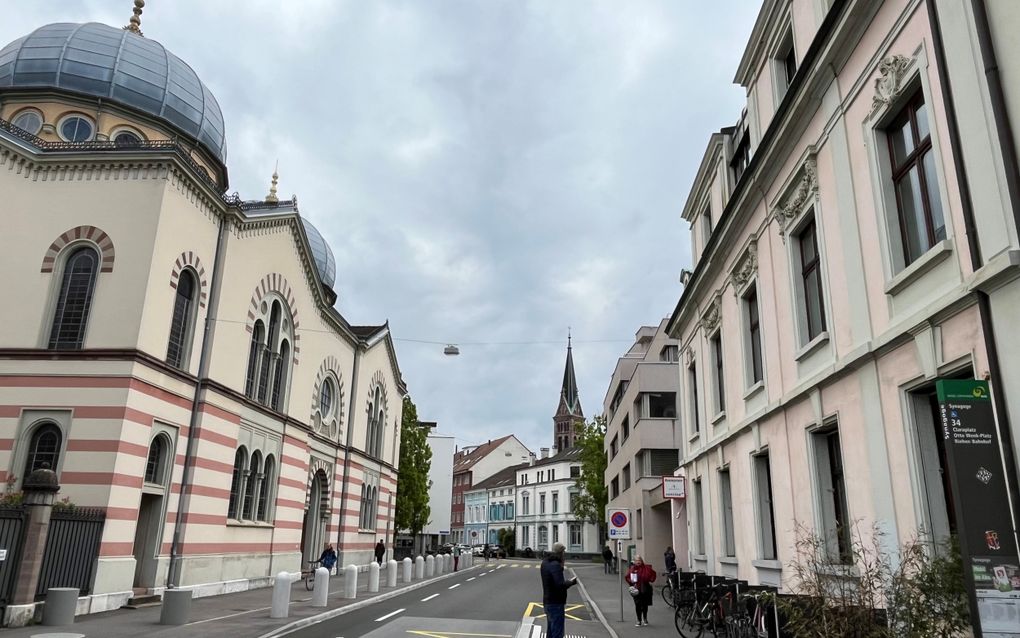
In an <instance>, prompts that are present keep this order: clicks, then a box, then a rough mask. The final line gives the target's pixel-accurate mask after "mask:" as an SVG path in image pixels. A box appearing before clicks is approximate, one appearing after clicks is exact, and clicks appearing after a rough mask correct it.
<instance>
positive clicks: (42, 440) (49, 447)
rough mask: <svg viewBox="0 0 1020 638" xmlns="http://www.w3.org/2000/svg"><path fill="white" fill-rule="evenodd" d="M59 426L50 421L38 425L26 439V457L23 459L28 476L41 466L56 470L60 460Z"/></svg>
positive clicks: (60, 436)
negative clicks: (29, 437) (30, 436)
mask: <svg viewBox="0 0 1020 638" xmlns="http://www.w3.org/2000/svg"><path fill="white" fill-rule="evenodd" d="M62 438H63V436H62V435H61V433H60V428H58V427H57V426H56V425H54V424H52V423H46V424H44V425H40V426H39V427H38V428H36V429H35V432H33V433H32V438H31V439H29V441H28V458H26V459H25V474H24V476H28V475H29V474H31V473H32V472H34V471H35V470H38V469H39V468H41V467H48V468H49V469H51V470H53V471H54V472H56V471H57V461H59V460H60V440H61V439H62Z"/></svg>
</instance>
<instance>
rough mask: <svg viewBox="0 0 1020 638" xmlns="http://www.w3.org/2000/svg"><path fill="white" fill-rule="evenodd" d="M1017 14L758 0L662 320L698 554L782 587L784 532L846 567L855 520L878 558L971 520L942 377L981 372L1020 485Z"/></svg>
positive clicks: (790, 549)
mask: <svg viewBox="0 0 1020 638" xmlns="http://www.w3.org/2000/svg"><path fill="white" fill-rule="evenodd" d="M989 14H991V16H992V17H989ZM1018 22H1020V14H1018V13H1017V12H1016V8H1015V6H1014V5H1013V3H1004V2H983V1H982V0H974V1H973V2H957V1H955V0H953V1H950V0H945V1H942V0H928V1H921V0H900V1H891V0H890V1H884V2H883V1H880V0H832V1H826V0H767V1H766V2H764V3H763V5H762V8H761V11H760V13H759V16H758V19H757V22H756V23H755V26H754V29H753V31H752V34H751V37H750V40H749V42H748V43H747V46H746V48H745V50H744V53H743V56H742V59H741V61H740V64H739V66H738V68H737V70H736V77H735V81H736V82H737V83H738V84H739V85H740V86H741V87H743V88H744V89H745V90H746V92H747V105H746V108H745V109H744V110H743V112H742V113H741V114H740V115H739V117H738V118H737V121H736V123H735V124H734V125H733V126H729V127H726V128H724V129H722V130H721V131H719V132H717V133H715V134H713V135H711V136H710V138H709V143H708V147H707V149H706V151H705V154H704V156H703V159H702V162H701V164H700V167H699V170H698V172H697V175H696V178H695V180H694V184H693V186H692V189H691V192H690V194H689V196H688V198H687V201H686V203H685V205H684V208H683V218H684V220H685V221H687V222H688V223H689V224H690V227H691V236H692V253H693V256H694V260H695V265H694V269H693V272H692V273H690V274H689V276H686V277H685V289H684V291H683V294H682V296H681V297H680V300H679V302H678V304H677V307H676V309H675V311H674V312H673V314H672V316H671V317H670V320H669V322H668V325H667V331H668V333H669V335H670V336H671V337H673V338H675V339H677V341H678V343H679V352H680V354H679V356H680V364H679V374H678V376H679V383H680V388H681V389H680V414H681V418H682V421H683V424H684V425H683V434H682V436H683V444H684V445H683V446H682V458H681V465H682V467H681V470H680V471H679V472H678V473H679V474H682V475H684V476H685V477H686V479H687V485H688V487H687V499H686V502H684V503H679V502H678V503H675V504H674V510H673V511H674V514H679V513H680V512H681V511H684V512H686V513H687V516H688V519H687V526H686V529H685V530H678V531H677V534H675V538H676V540H677V544H678V545H680V544H681V543H680V542H679V541H681V540H683V538H682V537H683V536H684V535H686V537H687V540H688V541H689V542H688V551H687V553H686V555H685V556H682V557H680V562H681V563H682V564H686V566H687V567H688V568H690V569H703V570H705V571H708V572H711V573H716V574H724V575H728V576H735V577H739V578H742V579H747V580H749V581H750V582H752V583H767V584H776V585H780V586H784V587H786V586H789V585H790V579H791V574H790V569H789V564H790V562H791V561H793V560H795V559H796V551H795V542H796V538H797V535H798V529H800V530H801V531H802V532H803V530H807V531H808V533H813V534H815V535H817V536H818V537H820V538H822V539H823V541H824V549H825V552H826V556H827V558H828V560H829V561H830V562H831V563H832V564H833V569H834V570H836V572H839V570H843V569H849V563H850V562H851V556H850V546H851V542H852V539H851V536H850V535H851V528H852V527H853V526H854V524H855V523H858V529H859V530H860V531H861V533H862V535H863V540H864V542H865V543H869V544H870V543H871V542H872V541H873V540H874V542H876V543H877V544H878V545H879V546H880V547H882V548H884V549H885V550H887V551H890V552H893V551H895V549H896V547H897V545H898V544H899V543H901V542H903V541H906V540H908V539H910V538H911V537H913V536H914V535H915V534H917V533H918V531H919V530H924V531H926V532H927V533H929V534H931V535H932V536H934V537H935V538H936V539H942V538H945V537H947V536H948V535H949V534H951V533H957V534H960V535H961V537H962V536H967V535H969V534H973V533H976V531H975V530H968V529H967V524H966V521H964V520H960V519H959V517H958V516H957V515H956V507H957V506H959V503H956V504H954V503H953V502H952V501H953V499H950V498H947V495H949V494H953V491H954V489H958V488H959V487H960V486H959V485H953V484H951V481H950V478H949V477H950V475H951V472H948V471H947V467H946V460H945V455H944V453H943V452H944V447H945V444H944V443H942V442H941V436H940V429H941V418H940V415H939V414H938V404H937V400H936V398H935V394H934V393H935V383H936V381H938V380H941V379H972V380H973V379H982V380H987V381H988V383H989V384H990V387H991V391H992V395H993V399H994V401H995V407H996V410H995V412H996V416H995V418H996V420H997V429H998V433H999V436H1000V437H1001V441H1002V443H1003V449H1005V450H1006V452H1007V464H1006V465H1005V466H1003V467H998V466H996V467H994V473H995V474H999V473H1000V472H1004V474H1005V475H1006V476H1007V477H1012V476H1015V473H1016V467H1015V465H1014V464H1013V463H1012V456H1013V444H1012V441H1013V440H1014V439H1015V438H1016V436H1015V434H1014V433H1013V429H1012V428H1011V426H1010V424H1011V423H1012V424H1016V423H1017V422H1018V421H1017V419H1018V418H1020V416H1018V406H1017V399H1016V398H1015V397H1014V396H1010V392H1009V388H1011V387H1017V382H1018V381H1020V375H1018V373H1020V370H1018V365H1020V357H1018V356H1017V355H1018V354H1020V352H1018V349H1020V344H1018V343H1017V340H1015V339H1010V338H1009V337H1010V331H1009V330H1010V324H1011V322H1013V321H1015V317H1017V316H1018V314H1020V303H1018V302H1020V293H1018V284H1017V281H1018V280H1017V277H1018V274H1020V272H1018V270H1020V258H1018V255H1020V252H1018V251H1017V247H1018V241H1017V223H1016V222H1017V210H1018V192H1020V189H1018V188H1017V184H1018V173H1017V170H1016V166H1017V163H1016V139H1015V138H1013V137H1012V134H1011V131H1013V130H1015V129H1013V128H1012V127H1011V126H1010V120H1011V119H1015V116H1016V115H1017V113H1016V109H1017V108H1020V107H1018V105H1020V83H1018V82H1017V81H1016V80H1017V79H1018V78H1020V68H1018V64H1017V62H1016V60H1017V59H1020V57H1018V56H1017V55H1016V53H1017V52H1016V48H1017V45H1016V43H1015V38H1014V37H1013V36H1012V35H1011V34H1014V33H1015V32H1016V31H1015V28H1016V27H1017V26H1018ZM947 53H949V55H947ZM996 56H998V57H997V58H996ZM996 59H997V60H998V62H997V61H996ZM999 62H1001V64H1002V66H1001V67H1000V66H998V63H999ZM985 70H988V73H985V72H984V71H985ZM937 426H938V429H937ZM621 480H622V479H621ZM1000 480H1001V479H1000ZM1013 484H1014V485H1015V480H1014V482H1013ZM1000 505H1001V508H1004V509H1006V508H1008V503H1006V502H1002V503H1001V504H1000ZM873 526H874V529H877V530H879V531H881V532H882V534H881V535H879V536H877V537H875V538H872V533H871V530H872V529H873ZM984 533H985V530H984V529H982V530H981V531H980V534H982V535H983V534H984ZM968 538H969V536H968ZM982 542H983V541H982ZM988 595H990V594H988ZM988 595H986V594H982V596H985V598H983V599H982V600H984V602H983V603H982V605H983V606H982V609H983V610H986V609H990V608H991V607H989V606H988V605H989V604H990V603H989V602H988V600H989V599H988V597H987V596H988ZM1003 604H1006V603H1003ZM1013 611H1015V609H1014V610H1013ZM1011 613H1012V612H1011ZM1013 615H1014V616H1015V615H1016V614H1013Z"/></svg>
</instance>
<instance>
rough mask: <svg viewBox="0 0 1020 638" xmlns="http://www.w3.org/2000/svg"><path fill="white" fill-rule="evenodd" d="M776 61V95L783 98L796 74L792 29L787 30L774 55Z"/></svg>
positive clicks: (795, 54)
mask: <svg viewBox="0 0 1020 638" xmlns="http://www.w3.org/2000/svg"><path fill="white" fill-rule="evenodd" d="M775 63H776V97H777V99H779V100H782V99H783V96H784V95H786V92H787V91H788V90H789V89H790V85H791V84H793V78H794V76H795V75H797V52H796V50H795V49H794V47H793V31H792V30H791V31H788V32H787V33H786V37H784V38H783V44H782V45H780V47H779V50H778V51H777V52H776V56H775Z"/></svg>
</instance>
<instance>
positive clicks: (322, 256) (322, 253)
mask: <svg viewBox="0 0 1020 638" xmlns="http://www.w3.org/2000/svg"><path fill="white" fill-rule="evenodd" d="M301 225H303V226H304V227H305V235H307V236H308V245H309V246H311V248H312V256H313V257H315V267H316V269H317V270H318V271H319V277H320V278H321V279H322V283H324V284H326V285H327V286H329V287H330V288H332V287H333V284H334V283H335V282H336V259H335V258H334V257H333V251H332V250H330V248H329V244H327V243H326V240H325V239H324V238H323V236H322V233H320V232H319V229H318V228H316V227H315V226H312V222H310V221H308V220H307V219H305V218H304V217H302V218H301Z"/></svg>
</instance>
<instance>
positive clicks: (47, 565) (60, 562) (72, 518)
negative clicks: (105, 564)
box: [35, 507, 106, 600]
mask: <svg viewBox="0 0 1020 638" xmlns="http://www.w3.org/2000/svg"><path fill="white" fill-rule="evenodd" d="M105 523H106V512H104V511H103V510H101V509H93V508H84V507H82V508H74V509H55V510H53V516H52V518H50V531H49V535H48V536H47V537H46V551H45V553H44V554H43V562H42V572H41V573H40V574H39V586H38V587H36V590H35V598H36V600H40V599H42V598H45V597H46V590H47V589H49V588H50V587H77V588H78V590H79V593H80V595H82V596H87V595H88V594H91V593H92V581H93V580H94V579H95V571H96V561H97V560H98V559H99V542H100V540H102V538H103V526H104V525H105Z"/></svg>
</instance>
